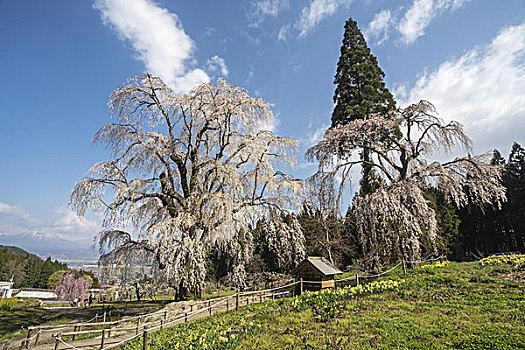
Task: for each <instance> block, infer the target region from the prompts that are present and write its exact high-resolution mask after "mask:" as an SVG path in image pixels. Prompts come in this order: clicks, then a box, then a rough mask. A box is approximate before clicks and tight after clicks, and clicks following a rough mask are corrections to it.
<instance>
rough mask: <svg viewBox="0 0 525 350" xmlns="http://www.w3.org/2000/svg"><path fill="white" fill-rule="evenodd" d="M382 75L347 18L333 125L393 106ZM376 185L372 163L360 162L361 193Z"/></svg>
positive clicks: (364, 151) (336, 79) (351, 20)
mask: <svg viewBox="0 0 525 350" xmlns="http://www.w3.org/2000/svg"><path fill="white" fill-rule="evenodd" d="M384 77H385V73H383V71H382V70H381V68H380V67H379V64H378V63H377V58H376V57H375V56H374V55H372V53H371V52H370V49H369V48H368V45H367V44H366V40H365V38H364V36H363V34H362V33H361V31H360V30H359V28H358V27H357V23H356V22H355V21H354V20H353V19H352V18H349V19H348V20H347V21H346V24H345V33H344V37H343V44H342V46H341V56H339V62H338V63H337V71H336V74H335V79H334V84H335V85H336V88H335V93H334V103H335V107H334V111H333V112H332V127H336V126H340V125H345V124H348V123H349V122H351V121H353V120H356V119H367V118H368V117H369V116H370V115H371V114H375V113H380V114H383V115H384V114H386V113H387V112H389V111H391V110H392V109H394V108H395V101H394V98H393V97H392V94H391V93H390V91H389V90H388V88H387V87H386V86H385V83H384V81H383V79H384ZM362 157H363V160H364V161H365V162H368V161H369V158H370V152H369V151H368V149H366V148H365V149H364V150H363V154H362ZM377 185H378V184H377V182H375V181H374V180H373V169H372V166H371V165H367V164H363V178H362V180H361V194H362V195H365V194H367V193H371V192H374V190H375V189H376V187H377Z"/></svg>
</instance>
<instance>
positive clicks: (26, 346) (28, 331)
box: [25, 329, 31, 349]
mask: <svg viewBox="0 0 525 350" xmlns="http://www.w3.org/2000/svg"><path fill="white" fill-rule="evenodd" d="M29 338H31V329H28V330H27V338H26V344H25V348H26V349H27V348H28V347H29Z"/></svg>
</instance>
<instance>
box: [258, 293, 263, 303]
mask: <svg viewBox="0 0 525 350" xmlns="http://www.w3.org/2000/svg"><path fill="white" fill-rule="evenodd" d="M262 299H263V293H262V292H261V294H259V300H260V301H259V302H261V303H262V301H263V300H262Z"/></svg>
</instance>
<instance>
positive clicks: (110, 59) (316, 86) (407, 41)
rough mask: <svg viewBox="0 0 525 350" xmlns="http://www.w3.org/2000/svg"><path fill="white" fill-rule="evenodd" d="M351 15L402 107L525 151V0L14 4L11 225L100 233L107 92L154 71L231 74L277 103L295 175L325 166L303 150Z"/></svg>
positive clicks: (325, 102)
mask: <svg viewBox="0 0 525 350" xmlns="http://www.w3.org/2000/svg"><path fill="white" fill-rule="evenodd" d="M350 16H351V17H353V18H354V19H355V20H356V21H357V22H358V24H359V26H360V28H361V30H362V31H363V32H364V33H365V35H366V37H367V39H368V43H369V46H370V47H371V49H372V51H373V53H374V54H375V55H376V56H377V57H378V60H379V63H380V65H381V67H382V68H383V70H384V72H385V74H386V82H387V85H388V87H389V88H390V89H391V90H392V91H393V92H394V94H395V96H396V99H397V101H398V104H399V105H400V106H404V105H406V104H407V103H409V102H415V101H418V100H419V99H427V100H429V101H431V102H433V103H434V104H435V105H436V106H437V108H438V111H439V112H440V113H441V116H442V117H443V118H444V119H445V120H452V119H455V120H459V121H461V122H462V123H464V125H465V127H466V130H467V132H468V133H469V135H470V136H471V137H472V139H473V141H474V150H475V153H482V152H485V151H488V150H490V149H493V148H498V149H499V150H500V151H501V152H502V153H503V154H504V155H507V154H508V151H509V149H510V146H511V145H512V142H513V141H517V142H519V143H521V144H522V145H524V144H525V1H523V0H501V1H494V0H470V1H468V0H415V1H414V0H405V1H387V0H383V1H382V0H375V1H374V0H353V1H352V0H295V1H291V0H281V1H275V0H253V1H247V0H237V1H234V0H231V1H168V0H156V1H153V0H96V1H70V0H64V1H59V0H54V1H37V0H34V1H25V0H16V1H15V0H11V1H9V0H0V79H1V82H2V84H1V85H0V104H1V106H2V109H1V111H0V118H1V119H0V120H1V124H0V125H1V130H2V137H1V138H0V152H1V153H0V157H1V158H0V161H1V163H0V164H1V167H0V169H1V171H0V233H7V234H16V233H22V232H26V231H42V232H49V233H56V234H59V235H62V236H64V237H68V238H73V239H81V238H82V239H85V238H89V237H92V236H93V234H94V233H96V231H97V230H98V227H99V224H98V222H97V220H96V217H90V218H88V219H87V220H82V219H79V218H77V217H76V215H75V214H74V213H73V212H71V210H70V209H68V208H67V202H68V198H69V193H70V191H71V189H72V188H73V186H74V184H75V182H76V181H78V180H79V179H81V178H82V177H83V176H84V175H85V174H86V170H87V169H88V168H89V167H90V166H91V165H92V164H93V163H94V162H96V161H100V160H104V159H106V158H107V156H108V155H107V153H106V152H105V151H104V150H103V149H101V148H99V147H92V146H91V138H92V136H93V134H94V133H95V132H96V131H97V130H98V129H99V128H100V127H101V126H102V125H104V124H105V123H107V122H108V120H109V119H108V113H107V107H106V103H107V97H108V95H109V94H110V93H111V91H112V90H113V89H114V88H116V87H117V86H119V85H120V84H122V83H123V82H124V81H125V79H126V78H128V77H131V76H133V75H136V74H140V73H142V72H144V71H150V72H152V73H153V74H156V75H160V76H161V77H162V78H163V79H164V80H165V81H167V82H169V83H170V84H171V86H173V88H174V89H175V90H177V91H179V92H184V91H187V90H188V89H189V88H191V87H192V86H194V85H195V84H196V83H198V82H199V81H215V80H216V78H217V77H219V76H223V77H225V78H226V79H227V80H228V81H229V82H230V83H233V84H236V85H239V86H242V87H244V88H246V89H247V90H248V91H249V92H250V93H251V94H252V95H255V96H259V97H262V98H264V99H265V100H267V101H269V102H272V103H274V104H275V106H274V113H275V114H276V116H277V119H278V123H276V124H275V125H274V126H273V128H274V130H275V132H276V133H278V134H280V135H282V136H289V137H292V138H295V139H298V140H299V141H300V145H301V150H300V156H299V164H298V170H297V171H296V175H297V176H299V177H306V176H308V175H310V174H312V173H313V172H314V171H315V165H311V164H310V165H309V164H307V163H306V161H305V160H304V158H303V157H302V154H304V152H305V151H306V149H307V148H308V147H309V146H311V145H312V144H313V143H314V142H315V140H317V139H319V138H320V137H321V136H322V131H323V130H324V129H325V128H326V127H327V126H328V125H329V123H330V115H331V111H332V108H333V102H332V95H333V91H334V86H333V82H332V80H333V75H334V73H335V67H336V63H337V60H338V57H339V48H340V45H341V39H342V35H343V27H344V23H345V21H346V19H347V18H348V17H350ZM0 243H1V242H0Z"/></svg>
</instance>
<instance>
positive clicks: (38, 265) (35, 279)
mask: <svg viewBox="0 0 525 350" xmlns="http://www.w3.org/2000/svg"><path fill="white" fill-rule="evenodd" d="M64 269H67V265H66V264H62V263H60V262H58V261H52V260H51V257H48V258H47V259H45V260H42V259H40V258H39V257H38V256H36V255H34V254H30V253H28V252H26V251H25V250H23V249H20V248H17V247H5V246H0V280H2V281H9V280H11V278H12V279H13V281H14V283H15V286H16V288H44V289H45V288H48V287H49V286H48V280H49V277H50V276H51V275H52V274H53V273H55V272H56V271H59V270H64Z"/></svg>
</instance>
